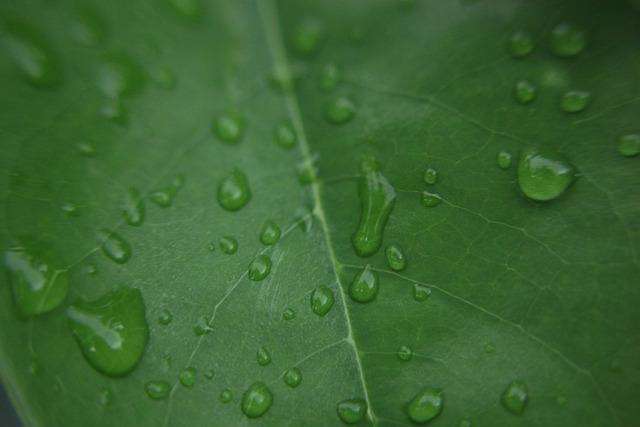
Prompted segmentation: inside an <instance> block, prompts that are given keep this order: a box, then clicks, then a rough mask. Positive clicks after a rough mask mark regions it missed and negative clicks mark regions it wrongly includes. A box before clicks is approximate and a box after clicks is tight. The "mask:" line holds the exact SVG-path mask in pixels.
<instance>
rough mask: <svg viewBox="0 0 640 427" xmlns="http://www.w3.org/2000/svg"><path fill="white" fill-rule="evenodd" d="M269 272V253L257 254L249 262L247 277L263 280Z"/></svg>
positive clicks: (256, 280)
mask: <svg viewBox="0 0 640 427" xmlns="http://www.w3.org/2000/svg"><path fill="white" fill-rule="evenodd" d="M270 272H271V258H269V255H264V254H262V255H258V256H257V257H255V258H254V260H253V261H251V264H249V279H251V280H253V281H254V282H259V281H261V280H264V279H265V277H267V276H268V275H269V273H270Z"/></svg>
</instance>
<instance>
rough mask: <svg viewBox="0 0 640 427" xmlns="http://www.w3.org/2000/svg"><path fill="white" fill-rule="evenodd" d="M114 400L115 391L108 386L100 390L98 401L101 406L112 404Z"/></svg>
mask: <svg viewBox="0 0 640 427" xmlns="http://www.w3.org/2000/svg"><path fill="white" fill-rule="evenodd" d="M112 402H113V391H111V389H108V388H103V389H102V390H100V394H99V395H98V403H99V404H100V406H102V407H105V406H108V405H110V404H111V403H112Z"/></svg>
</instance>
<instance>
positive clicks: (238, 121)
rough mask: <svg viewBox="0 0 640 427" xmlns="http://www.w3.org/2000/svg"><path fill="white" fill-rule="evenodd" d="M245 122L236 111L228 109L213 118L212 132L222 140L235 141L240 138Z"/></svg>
mask: <svg viewBox="0 0 640 427" xmlns="http://www.w3.org/2000/svg"><path fill="white" fill-rule="evenodd" d="M245 127H246V122H245V119H244V116H243V115H242V114H240V113H239V112H238V111H235V110H230V111H228V112H226V113H224V114H220V115H219V116H217V117H216V118H215V119H214V120H213V132H214V134H215V135H216V136H217V137H218V138H219V139H220V140H221V141H222V142H228V143H237V142H238V141H240V139H242V135H243V134H244V130H245Z"/></svg>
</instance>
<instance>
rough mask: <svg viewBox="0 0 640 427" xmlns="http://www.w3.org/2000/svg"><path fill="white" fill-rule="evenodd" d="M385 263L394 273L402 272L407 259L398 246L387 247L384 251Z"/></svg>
mask: <svg viewBox="0 0 640 427" xmlns="http://www.w3.org/2000/svg"><path fill="white" fill-rule="evenodd" d="M386 254H387V263H388V264H389V267H391V269H392V270H394V271H402V270H404V269H405V268H406V267H407V258H406V257H405V256H404V251H403V250H402V248H401V247H400V245H389V246H387V250H386Z"/></svg>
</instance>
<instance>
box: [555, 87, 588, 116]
mask: <svg viewBox="0 0 640 427" xmlns="http://www.w3.org/2000/svg"><path fill="white" fill-rule="evenodd" d="M590 102H591V92H589V91H586V90H570V91H568V92H565V93H564V94H563V95H562V98H560V109H561V110H562V111H564V112H565V113H579V112H580V111H582V110H584V109H585V108H587V106H588V105H589V103H590Z"/></svg>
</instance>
